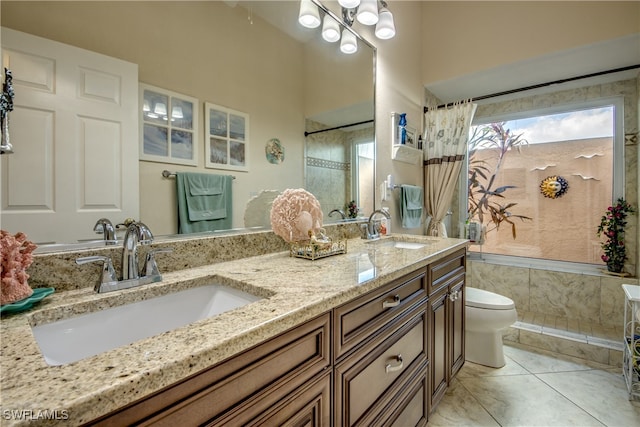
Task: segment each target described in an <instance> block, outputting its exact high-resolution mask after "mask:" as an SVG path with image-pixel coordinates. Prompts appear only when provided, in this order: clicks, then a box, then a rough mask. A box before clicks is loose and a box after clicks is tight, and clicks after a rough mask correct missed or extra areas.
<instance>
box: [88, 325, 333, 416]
mask: <svg viewBox="0 0 640 427" xmlns="http://www.w3.org/2000/svg"><path fill="white" fill-rule="evenodd" d="M329 324H330V316H329V313H327V314H325V315H322V316H320V317H318V318H316V319H313V320H310V321H309V322H307V323H305V324H303V325H301V326H299V327H296V328H295V329H292V330H290V331H288V332H285V333H284V334H282V335H280V336H278V337H276V338H274V339H272V340H269V341H267V342H265V343H263V344H260V345H258V346H256V347H254V348H252V349H249V350H247V351H245V352H244V353H242V354H240V355H238V356H235V357H233V358H232V359H229V360H227V361H225V362H222V363H221V364H219V365H216V366H213V367H212V368H209V369H207V370H205V371H203V372H201V373H199V374H196V375H194V376H192V377H191V378H188V379H186V380H184V381H182V382H180V383H177V384H175V385H173V386H170V387H168V388H167V389H165V390H163V391H161V392H158V393H156V394H155V395H152V396H151V397H148V398H145V399H143V400H141V401H139V402H137V403H134V404H132V405H131V406H129V407H126V408H125V409H123V410H121V411H119V412H116V413H113V414H111V415H109V416H107V417H106V418H105V419H102V420H100V422H98V423H97V424H100V425H130V424H133V423H137V422H139V421H140V420H145V425H146V424H154V425H167V426H175V425H196V424H198V425H199V424H202V423H205V422H207V421H210V420H214V419H216V418H218V417H222V416H225V414H228V413H229V412H232V411H233V410H234V409H235V408H237V407H239V406H241V405H242V404H243V403H244V402H246V401H249V400H251V399H253V398H255V397H256V396H257V395H258V394H259V393H261V392H265V391H266V390H270V389H273V388H284V389H286V390H287V391H291V390H293V389H295V388H296V387H298V386H300V385H302V384H304V383H305V382H307V381H309V380H310V379H311V378H313V377H314V376H315V375H317V374H318V373H320V372H322V371H323V370H325V369H326V368H328V367H330V366H331V355H330V352H329V346H330V339H329V333H330V328H329ZM267 408H268V406H267V407H266V408H265V410H266V409H267Z"/></svg>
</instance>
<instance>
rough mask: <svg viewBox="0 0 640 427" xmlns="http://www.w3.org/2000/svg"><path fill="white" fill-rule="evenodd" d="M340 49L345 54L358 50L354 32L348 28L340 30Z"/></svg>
mask: <svg viewBox="0 0 640 427" xmlns="http://www.w3.org/2000/svg"><path fill="white" fill-rule="evenodd" d="M340 51H341V52H342V53H346V54H352V53H356V52H357V51H358V40H357V39H356V36H355V34H353V33H352V32H351V31H349V29H347V28H345V29H344V30H342V40H340Z"/></svg>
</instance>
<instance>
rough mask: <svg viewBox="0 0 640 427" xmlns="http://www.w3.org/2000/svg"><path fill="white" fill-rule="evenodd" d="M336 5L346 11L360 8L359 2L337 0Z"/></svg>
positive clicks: (357, 0) (356, 0) (355, 0)
mask: <svg viewBox="0 0 640 427" xmlns="http://www.w3.org/2000/svg"><path fill="white" fill-rule="evenodd" d="M338 4H340V6H342V7H344V8H346V9H353V8H354V7H358V6H360V0H338Z"/></svg>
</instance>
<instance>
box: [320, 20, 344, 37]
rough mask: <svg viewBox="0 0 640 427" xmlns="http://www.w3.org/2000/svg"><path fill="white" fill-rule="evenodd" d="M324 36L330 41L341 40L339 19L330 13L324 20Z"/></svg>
mask: <svg viewBox="0 0 640 427" xmlns="http://www.w3.org/2000/svg"><path fill="white" fill-rule="evenodd" d="M322 38H323V39H325V40H326V41H328V42H329V43H334V42H337V41H338V40H340V26H339V25H338V21H336V20H335V19H333V18H332V17H331V16H329V15H324V19H323V21H322Z"/></svg>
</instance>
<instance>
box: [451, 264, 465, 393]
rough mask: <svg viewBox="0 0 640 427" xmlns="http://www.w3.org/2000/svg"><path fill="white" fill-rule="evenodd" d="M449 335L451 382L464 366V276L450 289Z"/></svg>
mask: <svg viewBox="0 0 640 427" xmlns="http://www.w3.org/2000/svg"><path fill="white" fill-rule="evenodd" d="M449 295H452V296H453V297H452V298H449V303H448V304H449V305H450V310H449V334H450V338H451V349H450V350H451V361H450V366H449V369H450V371H449V381H451V379H452V378H453V377H454V376H455V375H456V374H457V373H458V371H459V370H460V368H462V365H463V364H464V318H465V315H464V306H465V292H464V274H462V275H460V276H459V279H458V280H457V281H456V283H455V284H454V285H451V286H450V287H449Z"/></svg>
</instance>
